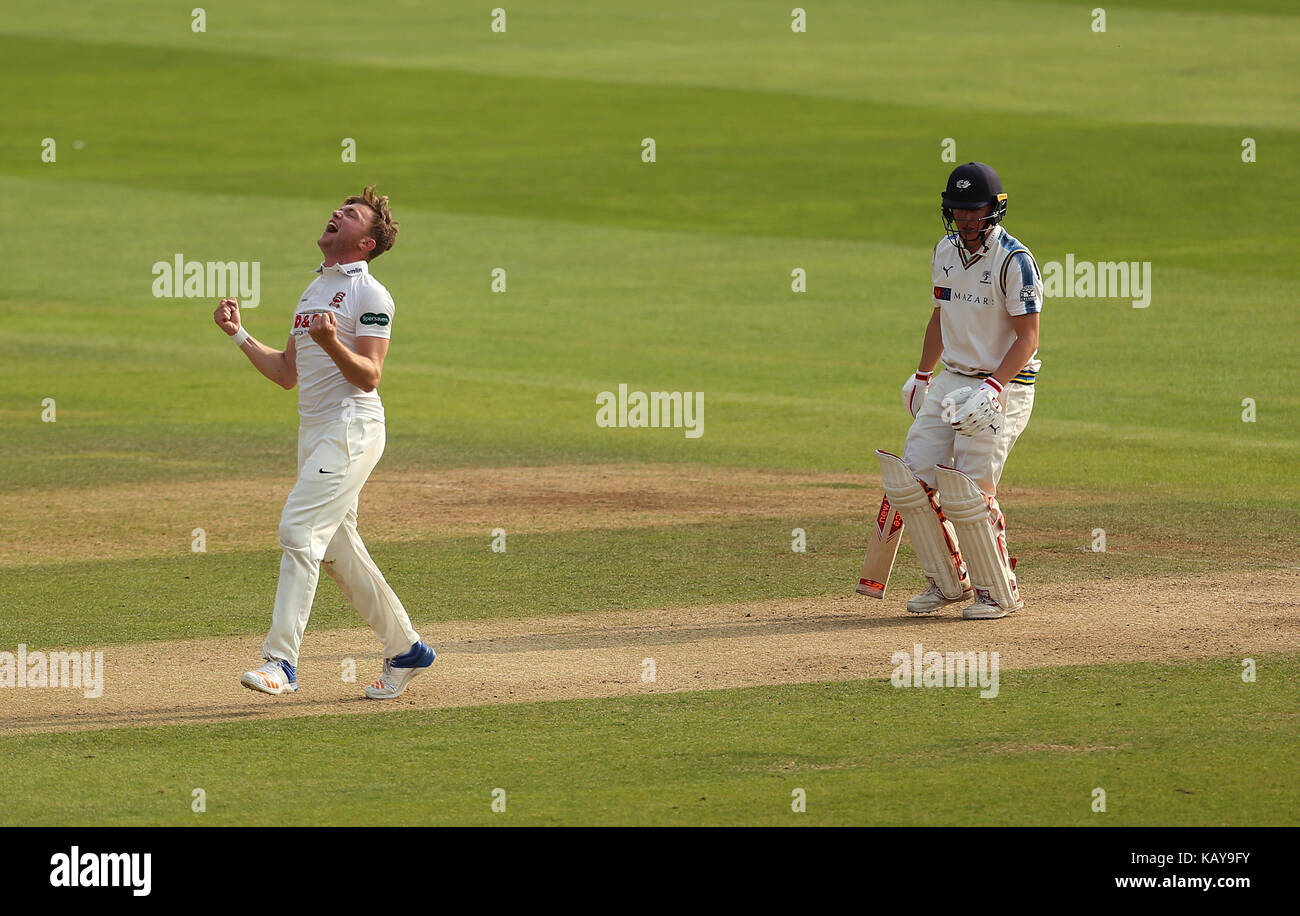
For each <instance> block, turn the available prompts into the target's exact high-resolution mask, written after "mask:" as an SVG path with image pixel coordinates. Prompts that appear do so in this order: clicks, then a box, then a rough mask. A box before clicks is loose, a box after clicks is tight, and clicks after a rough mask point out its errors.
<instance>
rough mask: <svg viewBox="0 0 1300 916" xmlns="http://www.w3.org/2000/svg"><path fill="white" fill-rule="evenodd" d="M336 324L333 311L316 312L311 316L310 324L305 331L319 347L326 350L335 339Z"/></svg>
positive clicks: (336, 334) (336, 333) (336, 332)
mask: <svg viewBox="0 0 1300 916" xmlns="http://www.w3.org/2000/svg"><path fill="white" fill-rule="evenodd" d="M338 326H339V323H338V321H336V320H335V318H334V313H333V312H317V313H316V314H315V315H312V316H311V326H310V327H308V328H307V333H308V334H310V335H311V339H312V340H314V341H316V343H318V344H320V346H321V349H323V350H328V349H329V348H330V345H331V344H333V343H334V341H335V340H336V339H337V336H338Z"/></svg>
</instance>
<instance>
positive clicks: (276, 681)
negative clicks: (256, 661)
mask: <svg viewBox="0 0 1300 916" xmlns="http://www.w3.org/2000/svg"><path fill="white" fill-rule="evenodd" d="M239 683H241V684H243V685H244V686H245V687H247V688H248V689H249V690H260V691H262V693H270V694H276V695H278V694H282V693H293V692H294V691H295V690H297V689H298V669H297V668H295V667H294V666H293V665H291V664H289V663H288V662H286V661H285V660H284V659H282V658H268V659H267V660H266V662H265V663H264V664H263V665H262V667H260V668H257V669H254V670H253V671H245V672H244V676H243V677H241V678H240V679H239Z"/></svg>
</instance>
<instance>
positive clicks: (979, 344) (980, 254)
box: [930, 226, 1043, 384]
mask: <svg viewBox="0 0 1300 916" xmlns="http://www.w3.org/2000/svg"><path fill="white" fill-rule="evenodd" d="M930 273H931V279H932V280H933V282H934V296H933V303H932V304H933V305H935V306H937V307H938V308H939V309H941V311H940V313H939V318H940V327H941V329H942V331H943V357H942V359H943V364H944V365H945V366H947V367H948V368H949V369H952V370H953V371H955V372H961V373H964V374H966V375H975V376H980V377H987V376H990V375H992V374H993V372H994V370H995V369H997V367H998V366H1000V365H1002V360H1003V359H1004V358H1005V357H1006V355H1007V351H1008V350H1010V349H1011V345H1012V344H1013V343H1015V341H1016V331H1015V328H1014V326H1013V325H1012V324H1011V319H1012V318H1013V317H1015V316H1018V315H1028V314H1030V313H1032V312H1038V311H1041V310H1042V308H1043V277H1042V274H1041V273H1040V272H1039V270H1038V264H1037V262H1035V261H1034V256H1033V255H1032V254H1030V253H1029V249H1028V248H1026V247H1025V246H1024V245H1022V244H1021V243H1020V242H1019V241H1017V240H1016V239H1014V238H1012V237H1011V236H1010V235H1009V234H1007V232H1006V230H1005V229H1003V228H1002V227H1001V226H994V227H993V230H992V231H991V232H989V234H988V238H986V239H985V240H984V247H983V248H982V249H980V250H979V251H977V252H976V253H975V254H971V253H970V252H969V251H967V250H966V248H965V246H963V245H961V244H960V242H958V244H957V245H953V243H952V242H951V241H950V240H949V239H948V237H946V236H945V237H944V238H942V239H940V240H939V244H937V245H935V246H934V257H933V258H932V260H931V262H930ZM1041 366H1042V361H1041V360H1039V359H1038V351H1037V350H1035V351H1034V354H1033V356H1031V357H1030V359H1029V362H1028V363H1026V364H1025V366H1024V368H1022V369H1021V370H1020V372H1019V373H1018V374H1017V375H1016V376H1015V378H1014V379H1013V381H1016V382H1024V383H1026V384H1033V382H1034V378H1035V377H1036V376H1037V374H1038V370H1039V368H1040V367H1041Z"/></svg>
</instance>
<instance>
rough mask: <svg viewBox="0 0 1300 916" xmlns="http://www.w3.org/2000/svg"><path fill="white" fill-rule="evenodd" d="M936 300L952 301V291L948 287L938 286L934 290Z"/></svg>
mask: <svg viewBox="0 0 1300 916" xmlns="http://www.w3.org/2000/svg"><path fill="white" fill-rule="evenodd" d="M934 298H936V299H944V300H947V301H952V290H951V289H949V288H948V287H946V286H936V287H935V288H934Z"/></svg>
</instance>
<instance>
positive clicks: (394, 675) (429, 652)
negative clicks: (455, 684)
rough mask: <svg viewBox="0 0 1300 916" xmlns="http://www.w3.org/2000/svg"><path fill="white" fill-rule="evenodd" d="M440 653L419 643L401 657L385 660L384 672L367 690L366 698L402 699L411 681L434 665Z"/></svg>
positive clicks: (396, 656)
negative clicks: (403, 692)
mask: <svg viewBox="0 0 1300 916" xmlns="http://www.w3.org/2000/svg"><path fill="white" fill-rule="evenodd" d="M437 657H438V653H437V652H434V651H433V647H432V646H426V645H425V644H424V643H422V642H419V641H417V642H416V643H415V645H413V646H411V648H409V649H407V650H406V651H405V652H403V653H402V654H401V655H395V656H393V657H392V658H386V659H384V671H383V673H382V674H381V675H379V679H378V680H377V681H375V682H374V683H373V684H371V685H370V686H369V687H367V688H366V696H368V697H370V699H372V700H391V699H392V698H393V697H400V696H401V695H402V691H404V690H406V685H407V684H409V683H411V679H412V678H414V677H415V676H416V675H417V674H419V673H420V672H421V671H423V670H424V669H425V668H427V667H429V666H430V665H432V664H433V660H434V659H435V658H437Z"/></svg>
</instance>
